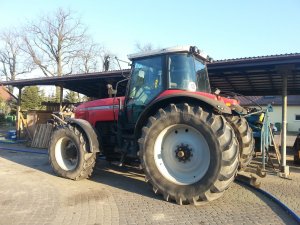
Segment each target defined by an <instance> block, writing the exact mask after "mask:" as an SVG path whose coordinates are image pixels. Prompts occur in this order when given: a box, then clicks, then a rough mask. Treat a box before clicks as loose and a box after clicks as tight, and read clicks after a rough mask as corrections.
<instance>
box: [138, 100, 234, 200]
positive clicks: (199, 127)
mask: <svg viewBox="0 0 300 225" xmlns="http://www.w3.org/2000/svg"><path fill="white" fill-rule="evenodd" d="M139 147H140V151H139V155H140V159H141V163H142V167H143V169H144V172H145V176H146V181H147V182H149V183H150V184H151V185H152V186H153V190H154V192H155V193H160V194H162V195H163V196H164V199H165V200H167V201H169V200H175V201H176V202H177V203H178V204H188V203H191V204H195V205H198V204H201V203H203V202H207V201H211V200H214V199H217V198H219V197H220V196H221V195H222V194H223V192H224V190H226V189H227V188H228V187H229V185H230V184H231V183H232V181H233V180H234V178H235V175H236V172H237V167H238V143H237V140H236V138H235V135H234V131H233V129H232V128H231V126H230V125H229V124H228V123H227V122H226V120H225V119H224V118H223V116H221V115H217V114H214V113H213V112H211V111H206V110H205V109H202V108H201V107H199V106H197V107H193V106H190V105H188V104H187V103H185V104H180V105H175V104H171V105H170V106H169V107H167V108H165V109H160V110H159V112H158V113H157V114H156V115H155V116H152V117H150V118H149V121H148V124H147V126H145V127H144V128H143V130H142V136H141V138H140V139H139Z"/></svg>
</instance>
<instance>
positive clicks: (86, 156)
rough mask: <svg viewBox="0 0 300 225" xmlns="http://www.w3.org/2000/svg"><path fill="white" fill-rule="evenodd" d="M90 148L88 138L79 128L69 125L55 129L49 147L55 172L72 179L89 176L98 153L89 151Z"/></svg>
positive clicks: (50, 159)
mask: <svg viewBox="0 0 300 225" xmlns="http://www.w3.org/2000/svg"><path fill="white" fill-rule="evenodd" d="M88 148H89V145H88V140H87V138H86V136H85V135H84V133H83V131H81V130H79V129H78V128H76V127H74V126H71V125H68V126H66V127H63V128H60V129H58V130H56V131H54V133H53V134H52V137H51V141H50V145H49V149H48V151H49V161H50V164H51V166H52V168H53V170H54V172H55V173H56V174H57V175H58V176H61V177H64V178H68V179H72V180H81V179H85V178H89V177H90V176H91V175H92V172H93V169H94V166H95V162H96V153H89V152H88Z"/></svg>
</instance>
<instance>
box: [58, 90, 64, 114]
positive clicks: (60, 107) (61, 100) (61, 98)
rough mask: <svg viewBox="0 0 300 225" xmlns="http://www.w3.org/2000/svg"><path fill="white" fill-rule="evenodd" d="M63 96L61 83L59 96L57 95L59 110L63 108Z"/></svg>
mask: <svg viewBox="0 0 300 225" xmlns="http://www.w3.org/2000/svg"><path fill="white" fill-rule="evenodd" d="M63 97H64V87H63V86H62V85H61V86H60V96H59V111H61V110H62V108H63V105H62V103H63Z"/></svg>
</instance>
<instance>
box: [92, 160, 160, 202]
mask: <svg viewBox="0 0 300 225" xmlns="http://www.w3.org/2000/svg"><path fill="white" fill-rule="evenodd" d="M90 180H92V181H94V182H97V183H101V184H105V185H108V186H110V187H114V188H117V189H120V190H124V191H126V192H132V193H135V194H139V195H142V196H144V197H149V198H152V199H157V200H163V198H162V197H161V196H159V195H155V194H154V193H153V191H152V190H151V186H150V185H148V184H147V183H146V182H145V175H144V173H143V171H142V170H140V169H139V168H138V167H137V166H132V165H124V166H122V167H119V166H116V165H113V164H111V163H110V162H107V161H105V160H103V159H100V160H99V159H98V160H97V163H96V168H95V170H94V173H93V176H92V177H91V178H90Z"/></svg>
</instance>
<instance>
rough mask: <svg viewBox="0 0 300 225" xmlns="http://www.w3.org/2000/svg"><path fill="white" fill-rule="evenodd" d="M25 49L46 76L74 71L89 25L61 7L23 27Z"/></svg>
mask: <svg viewBox="0 0 300 225" xmlns="http://www.w3.org/2000/svg"><path fill="white" fill-rule="evenodd" d="M23 40H24V43H25V46H26V48H24V50H25V51H26V52H27V53H28V54H29V55H30V56H31V58H32V61H33V62H34V63H35V64H36V65H37V66H38V67H39V68H40V69H41V71H42V72H43V74H44V75H45V76H62V75H64V74H70V73H72V65H73V63H74V61H75V59H76V58H77V57H78V56H79V54H80V53H81V52H82V44H83V43H85V42H86V40H87V36H86V27H85V26H84V25H83V24H82V23H81V22H80V20H79V19H75V18H74V17H73V16H72V13H71V12H70V11H64V10H63V9H58V10H57V11H56V12H55V14H54V15H48V16H42V17H40V18H39V22H37V23H32V24H30V25H28V26H27V27H26V28H25V30H24V36H23Z"/></svg>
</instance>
